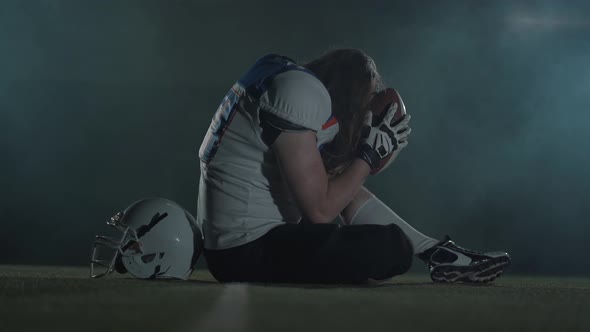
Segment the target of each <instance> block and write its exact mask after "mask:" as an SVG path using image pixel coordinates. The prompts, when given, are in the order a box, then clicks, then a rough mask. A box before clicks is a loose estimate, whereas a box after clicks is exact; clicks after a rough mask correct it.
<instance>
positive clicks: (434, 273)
mask: <svg viewBox="0 0 590 332" xmlns="http://www.w3.org/2000/svg"><path fill="white" fill-rule="evenodd" d="M418 257H420V258H421V259H422V260H423V261H424V262H425V263H426V264H427V266H428V268H429V269H430V278H431V279H432V281H434V282H449V283H451V282H466V283H487V282H490V281H493V280H494V279H496V278H498V277H499V276H500V275H502V273H503V272H504V270H505V269H506V268H507V267H508V266H509V265H510V256H509V255H508V254H507V253H505V252H499V251H495V252H477V251H473V250H468V249H465V248H462V247H459V246H458V245H456V244H455V243H454V242H453V241H452V240H451V238H450V237H449V236H447V237H446V238H445V239H444V240H443V241H442V242H440V243H439V244H437V245H436V246H434V247H432V248H430V249H428V250H426V251H425V252H424V253H422V254H420V255H418Z"/></svg>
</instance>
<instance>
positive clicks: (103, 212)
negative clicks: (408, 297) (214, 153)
mask: <svg viewBox="0 0 590 332" xmlns="http://www.w3.org/2000/svg"><path fill="white" fill-rule="evenodd" d="M336 47H357V48H361V49H363V50H365V51H366V52H367V53H368V54H369V55H371V56H372V57H373V58H374V59H375V61H376V63H377V65H378V68H379V70H380V72H381V74H382V75H383V77H384V78H385V81H386V83H388V84H389V85H390V86H393V87H395V88H397V89H398V90H399V91H400V93H401V94H402V96H403V98H404V101H405V103H406V106H407V108H408V111H409V112H410V113H411V114H412V116H413V120H412V128H413V132H412V136H411V140H410V145H409V147H408V148H407V149H406V150H405V151H404V152H403V153H402V154H401V156H400V157H399V158H398V160H397V161H396V163H394V164H393V165H392V167H391V168H390V169H389V170H388V171H387V172H386V173H384V174H382V175H380V176H378V177H375V178H371V179H370V180H369V181H368V187H369V188H370V189H372V190H373V191H374V192H375V193H376V194H377V195H378V196H379V197H381V198H382V200H384V201H385V202H386V203H388V204H389V205H390V206H391V207H392V208H393V209H394V210H395V211H397V212H398V213H399V214H400V215H401V216H402V217H404V218H406V219H407V220H408V221H409V222H410V223H411V224H413V225H414V226H415V227H417V228H418V229H420V230H421V231H423V232H425V233H427V234H430V235H431V236H433V237H436V238H441V237H442V236H443V235H445V234H449V235H451V236H452V237H453V238H454V239H455V240H456V241H457V242H458V243H459V244H461V245H464V246H466V247H470V248H473V249H497V250H505V251H508V252H510V253H511V254H512V257H513V260H514V264H513V271H514V272H517V273H543V274H571V275H581V274H587V273H590V260H589V259H588V258H587V257H588V251H589V250H590V244H589V240H588V237H589V233H590V226H589V225H588V221H589V220H588V216H589V215H590V204H589V199H590V195H589V193H588V189H589V188H590V176H589V166H590V152H589V149H588V145H589V144H588V141H589V139H590V133H589V130H588V129H589V128H590V113H589V111H590V109H589V106H590V6H589V5H587V4H584V2H583V1H558V0H554V1H535V2H532V1H522V0H519V1H483V0H481V1H475V0H474V1H415V2H414V3H411V1H358V2H352V1H337V2H322V1H303V2H301V1H297V2H288V3H281V2H278V1H266V2H265V1H258V2H254V1H236V2H230V1H213V0H208V1H179V0H177V1H163V0H161V1H153V0H152V1H145V0H133V1H131V0H129V1H74V0H71V1H65V0H62V1H58V0H51V1H50V0H47V1H41V0H38V1H18V0H9V1H2V2H0V149H1V150H0V152H1V158H2V159H1V163H0V188H1V189H0V190H1V192H0V194H1V195H2V197H1V202H2V204H1V218H0V225H1V226H2V227H1V228H0V263H11V264H13V263H14V264H72V265H73V264H75V265H78V264H86V263H87V261H88V259H89V254H90V244H91V242H92V240H93V236H94V234H96V233H100V232H104V231H105V230H106V228H107V226H106V225H105V224H104V222H105V221H106V220H107V219H108V218H109V217H110V216H111V215H112V214H114V212H116V211H118V210H121V209H123V208H125V207H126V206H127V205H129V204H130V203H131V202H133V201H135V200H136V199H139V198H141V197H146V196H162V197H166V198H169V199H172V200H175V201H177V202H179V203H180V204H181V205H183V206H184V207H185V208H186V209H187V210H189V211H190V212H191V213H193V214H194V213H196V199H197V181H198V177H199V169H198V162H197V150H198V147H199V145H200V142H201V140H202V138H203V136H204V133H205V131H206V129H207V127H208V125H209V121H210V118H211V116H212V115H213V113H214V111H215V109H216V107H217V105H218V103H219V102H220V101H221V98H222V97H223V96H224V94H225V93H226V91H227V89H228V88H229V87H230V86H231V84H233V82H234V81H235V80H236V79H237V78H238V77H239V76H240V75H241V74H242V72H243V71H244V70H245V69H247V68H248V66H249V65H251V64H252V62H253V61H254V60H256V59H257V58H258V57H259V56H261V55H263V54H265V53H268V52H276V53H282V54H285V55H288V56H290V57H292V58H295V59H296V60H298V61H301V62H304V61H308V60H310V59H313V58H314V57H316V56H319V55H321V54H322V53H323V52H325V51H326V50H329V49H332V48H336Z"/></svg>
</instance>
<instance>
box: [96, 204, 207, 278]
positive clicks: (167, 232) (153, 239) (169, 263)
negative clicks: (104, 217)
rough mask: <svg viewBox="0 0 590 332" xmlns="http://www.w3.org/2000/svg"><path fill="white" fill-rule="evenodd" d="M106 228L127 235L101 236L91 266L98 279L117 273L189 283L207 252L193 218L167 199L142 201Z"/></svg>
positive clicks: (120, 214) (127, 209)
mask: <svg viewBox="0 0 590 332" xmlns="http://www.w3.org/2000/svg"><path fill="white" fill-rule="evenodd" d="M107 225H109V226H111V227H113V228H114V229H116V230H117V231H119V232H121V233H122V236H121V237H119V238H116V237H109V236H103V235H97V236H96V239H95V241H94V244H93V246H92V256H91V263H90V275H91V277H93V278H99V277H104V276H107V275H109V274H110V273H112V272H113V271H114V270H115V271H117V272H119V273H125V272H129V273H130V274H131V275H133V276H134V277H136V278H140V279H156V278H157V279H160V278H175V279H183V280H186V279H188V278H189V277H190V275H191V273H192V271H193V269H194V266H195V264H196V262H197V259H198V258H199V255H200V254H201V252H202V248H203V236H202V232H201V230H200V228H199V227H198V225H197V223H196V221H195V219H194V218H193V216H192V215H191V214H190V213H188V212H187V211H186V210H185V209H183V208H182V207H180V206H179V205H178V204H176V203H174V202H172V201H170V200H167V199H164V198H147V199H142V200H139V201H137V202H135V203H133V204H131V205H130V206H129V207H127V208H126V209H125V210H124V211H122V212H119V213H117V214H115V215H114V216H113V217H111V219H110V220H108V221H107Z"/></svg>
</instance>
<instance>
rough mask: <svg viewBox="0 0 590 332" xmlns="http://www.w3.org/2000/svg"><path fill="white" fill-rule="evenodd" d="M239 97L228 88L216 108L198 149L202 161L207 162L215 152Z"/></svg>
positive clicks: (232, 116) (232, 115)
mask: <svg viewBox="0 0 590 332" xmlns="http://www.w3.org/2000/svg"><path fill="white" fill-rule="evenodd" d="M240 97H241V96H240V95H239V94H238V93H237V92H236V91H234V89H230V90H229V92H228V93H227V94H226V95H225V97H224V98H223V101H222V102H221V104H220V105H219V107H218V108H217V112H215V115H214V116H213V120H212V121H211V125H210V126H209V130H208V131H207V134H206V135H205V139H204V140H203V144H202V145H201V149H200V150H199V158H200V159H201V160H202V161H203V162H205V163H209V162H210V161H211V159H213V156H214V155H215V153H216V152H217V149H218V148H219V143H221V138H222V137H223V134H224V133H225V130H226V129H227V127H228V126H229V124H230V123H231V121H232V119H233V118H234V116H235V113H236V105H237V103H238V101H239V100H240Z"/></svg>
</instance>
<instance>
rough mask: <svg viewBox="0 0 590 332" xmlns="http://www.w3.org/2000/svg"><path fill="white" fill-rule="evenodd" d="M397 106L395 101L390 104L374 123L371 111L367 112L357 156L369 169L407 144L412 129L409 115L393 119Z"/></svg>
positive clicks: (375, 166)
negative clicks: (381, 116) (383, 114)
mask: <svg viewBox="0 0 590 332" xmlns="http://www.w3.org/2000/svg"><path fill="white" fill-rule="evenodd" d="M397 107H398V104H397V103H394V104H392V106H391V107H390V108H389V109H388V110H387V112H386V113H385V116H384V117H383V120H382V121H381V122H380V123H376V124H373V113H372V112H367V116H366V118H365V127H364V128H363V132H362V134H361V141H360V146H359V158H361V159H362V160H364V161H365V162H366V163H367V164H369V167H371V169H375V168H377V167H379V164H380V162H381V160H383V159H384V158H386V157H387V156H389V155H390V154H392V153H396V154H397V153H399V151H400V150H401V149H403V148H405V147H406V146H407V145H408V137H409V136H410V133H411V131H412V129H411V128H410V127H409V122H410V119H411V117H410V115H409V114H406V115H404V116H403V117H402V118H401V119H399V120H397V121H395V120H394V116H395V112H396V111H397ZM396 151H397V152H396Z"/></svg>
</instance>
